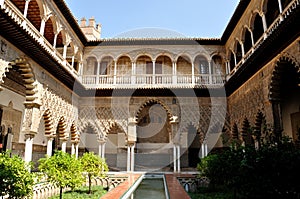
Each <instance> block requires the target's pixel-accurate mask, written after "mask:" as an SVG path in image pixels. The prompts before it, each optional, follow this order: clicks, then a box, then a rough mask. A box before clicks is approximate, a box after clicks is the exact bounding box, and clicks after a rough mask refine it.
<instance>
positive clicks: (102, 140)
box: [97, 137, 107, 144]
mask: <svg viewBox="0 0 300 199" xmlns="http://www.w3.org/2000/svg"><path fill="white" fill-rule="evenodd" d="M97 141H98V142H99V143H100V144H105V143H106V141H107V140H106V138H105V137H102V138H98V140H97Z"/></svg>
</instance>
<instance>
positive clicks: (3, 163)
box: [0, 152, 33, 198]
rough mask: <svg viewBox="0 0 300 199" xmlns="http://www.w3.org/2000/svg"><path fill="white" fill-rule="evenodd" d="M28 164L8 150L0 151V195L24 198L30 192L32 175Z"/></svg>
mask: <svg viewBox="0 0 300 199" xmlns="http://www.w3.org/2000/svg"><path fill="white" fill-rule="evenodd" d="M28 169H29V165H26V163H25V162H24V161H23V160H22V159H21V158H20V157H19V156H16V155H13V156H12V157H10V154H9V152H5V153H0V196H4V195H7V194H8V195H9V198H24V197H26V196H30V195H31V194H32V185H33V176H32V174H31V173H30V172H29V170H28Z"/></svg>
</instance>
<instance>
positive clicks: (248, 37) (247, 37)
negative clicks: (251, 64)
mask: <svg viewBox="0 0 300 199" xmlns="http://www.w3.org/2000/svg"><path fill="white" fill-rule="evenodd" d="M251 47H252V39H251V33H250V31H249V30H248V29H247V28H246V30H245V37H244V50H245V54H246V53H247V52H248V51H249V50H250V49H251Z"/></svg>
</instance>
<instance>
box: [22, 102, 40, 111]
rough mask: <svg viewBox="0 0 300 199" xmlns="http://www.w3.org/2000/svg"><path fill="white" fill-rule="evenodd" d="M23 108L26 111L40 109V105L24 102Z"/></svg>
mask: <svg viewBox="0 0 300 199" xmlns="http://www.w3.org/2000/svg"><path fill="white" fill-rule="evenodd" d="M24 106H25V108H26V109H31V108H38V109H39V108H40V107H41V106H42V105H41V104H40V103H37V102H24Z"/></svg>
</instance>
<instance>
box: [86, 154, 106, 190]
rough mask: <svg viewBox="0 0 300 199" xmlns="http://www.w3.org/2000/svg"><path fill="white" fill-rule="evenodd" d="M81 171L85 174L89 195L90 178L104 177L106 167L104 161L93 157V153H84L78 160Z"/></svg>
mask: <svg viewBox="0 0 300 199" xmlns="http://www.w3.org/2000/svg"><path fill="white" fill-rule="evenodd" d="M80 162H81V165H82V168H83V171H84V172H86V173H87V177H88V180H89V193H91V178H92V177H105V174H106V173H107V171H108V166H107V164H106V162H105V160H104V159H102V158H100V157H99V156H97V155H95V154H94V152H89V153H84V154H83V156H82V157H81V159H80Z"/></svg>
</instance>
